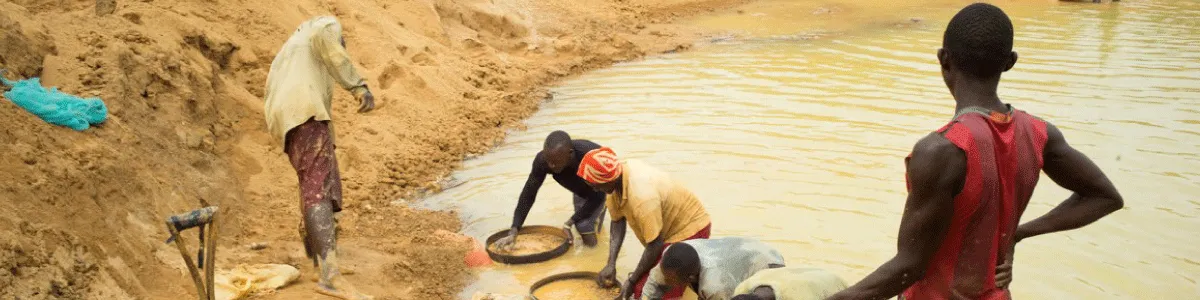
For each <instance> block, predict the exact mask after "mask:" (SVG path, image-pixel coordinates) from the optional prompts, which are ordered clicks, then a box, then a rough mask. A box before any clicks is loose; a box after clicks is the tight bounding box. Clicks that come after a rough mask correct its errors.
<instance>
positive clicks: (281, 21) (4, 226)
mask: <svg viewBox="0 0 1200 300" xmlns="http://www.w3.org/2000/svg"><path fill="white" fill-rule="evenodd" d="M99 2H101V3H102V5H100V7H97V1H88V0H0V68H3V69H7V70H9V74H7V77H9V78H25V77H32V76H41V77H42V78H43V83H44V84H46V85H52V86H58V87H60V88H61V89H62V90H64V91H67V92H70V93H74V94H77V95H83V96H98V97H101V98H102V99H103V100H104V101H105V102H106V103H107V105H108V108H109V112H110V116H109V121H108V122H107V123H105V124H104V125H102V126H100V127H96V128H92V129H89V130H87V131H84V132H75V131H72V130H70V129H67V128H64V127H56V126H52V125H49V124H46V123H44V122H42V121H41V120H39V119H37V118H36V117H34V116H32V115H30V114H28V113H26V112H24V111H23V110H21V109H20V108H19V107H17V106H15V105H13V104H12V103H11V102H9V101H0V114H3V115H4V116H5V118H0V140H2V141H4V142H3V143H0V154H2V155H0V170H3V172H0V299H13V298H19V299H180V298H181V296H182V295H190V294H191V293H193V291H191V288H190V279H188V277H187V275H186V273H185V272H183V271H182V264H181V263H180V261H179V258H178V254H177V252H175V250H174V248H173V246H170V245H166V244H163V242H162V241H163V239H164V238H165V237H166V232H165V228H164V225H162V223H161V222H162V220H163V218H164V217H166V216H167V215H170V214H174V213H179V212H184V211H188V210H190V209H194V208H197V207H199V206H200V201H201V199H203V200H205V201H208V202H210V203H213V204H217V205H220V206H221V207H222V210H223V211H224V212H225V213H226V218H225V219H223V221H222V222H221V223H220V226H221V231H222V236H221V244H220V245H221V250H220V252H219V253H220V260H219V261H220V263H221V264H224V265H230V264H235V263H267V262H273V263H291V264H294V265H297V266H299V267H301V270H302V272H304V277H302V280H301V281H302V282H301V284H300V285H298V286H294V287H291V288H288V289H285V290H284V291H282V292H281V294H280V295H277V296H275V297H277V298H280V299H283V298H288V299H295V298H300V299H308V298H314V297H316V296H311V295H312V294H311V293H309V292H308V291H309V290H311V287H312V284H311V282H310V280H311V279H312V270H311V267H309V266H308V265H307V263H305V261H304V260H303V258H302V254H300V252H301V249H300V247H299V238H298V237H297V233H296V226H297V224H298V222H299V217H298V211H299V208H298V207H297V202H298V199H297V198H298V197H297V196H298V191H297V188H296V177H295V175H294V173H293V171H292V169H291V167H290V166H289V165H288V163H287V159H286V158H285V157H284V156H282V153H281V150H280V148H281V147H280V145H278V144H276V143H275V142H274V141H272V140H271V139H270V137H269V135H268V134H267V133H266V132H265V124H264V122H263V119H262V100H261V97H262V95H263V86H264V85H265V79H266V75H267V74H266V72H267V69H268V68H269V65H270V63H271V60H272V58H273V55H274V53H275V51H276V50H277V49H278V47H280V46H281V45H282V43H283V41H284V40H286V39H287V37H288V35H289V34H290V33H291V32H292V31H293V30H294V29H295V27H296V26H297V25H298V24H300V23H301V22H302V21H304V20H306V19H308V18H311V17H313V16H317V15H324V14H329V15H335V16H337V17H338V18H339V19H340V20H341V21H342V23H343V24H344V27H345V30H346V36H347V42H348V46H349V51H350V53H351V54H352V55H353V57H354V59H355V60H356V61H357V63H358V64H359V67H360V71H361V72H362V73H363V75H364V76H365V77H366V78H367V80H368V82H369V84H370V86H371V87H372V89H373V90H374V91H375V94H376V96H377V98H378V101H379V106H378V109H377V110H376V111H375V112H372V113H369V114H365V115H360V114H355V113H353V108H354V107H355V105H356V103H355V102H354V101H353V100H352V99H351V96H350V95H349V94H348V93H344V92H339V93H338V94H337V96H336V99H335V104H334V111H335V115H336V116H335V127H336V128H337V130H338V132H337V134H338V137H337V141H338V147H339V148H338V156H339V160H340V165H341V166H342V168H343V170H342V174H343V176H344V178H343V180H344V185H345V196H346V203H347V212H346V214H345V215H344V216H343V222H342V224H341V226H342V229H343V231H342V233H341V234H342V239H343V249H344V252H345V253H346V254H344V255H343V257H344V259H345V260H346V264H347V266H348V267H349V269H351V270H352V271H353V272H354V274H353V275H350V278H351V280H353V281H355V282H358V283H359V285H360V287H361V288H362V289H364V290H365V291H367V292H370V293H373V294H375V295H379V296H383V298H385V299H431V298H432V299H445V298H452V297H454V295H455V293H457V292H458V291H459V290H460V289H461V287H462V285H463V284H464V283H465V281H466V280H468V279H469V278H470V277H469V276H470V274H469V272H468V271H467V270H466V268H465V267H464V266H463V264H462V262H461V254H462V253H463V252H464V251H465V249H466V248H467V245H464V244H462V243H459V242H454V241H450V240H446V239H438V238H435V237H434V236H435V235H433V234H432V233H433V232H434V231H436V230H439V229H441V230H449V231H456V230H457V229H458V228H459V226H460V224H459V222H458V220H457V217H456V216H455V215H454V214H453V212H431V211H420V210H414V209H411V208H408V207H407V206H406V204H408V203H411V202H412V201H419V196H420V195H421V194H422V193H424V191H426V190H434V191H435V190H436V189H437V188H438V182H439V181H440V180H441V179H442V176H445V174H448V172H449V171H450V170H451V169H452V168H454V167H456V166H458V164H459V163H460V161H461V160H462V158H463V157H464V156H465V155H469V154H472V153H479V152H483V151H486V150H487V149H488V148H489V147H491V146H492V145H493V144H495V143H496V141H498V140H499V139H500V138H502V136H503V134H504V132H505V130H508V129H512V128H514V127H516V126H519V125H520V120H521V119H523V118H524V117H527V116H528V115H529V114H531V113H532V112H533V111H534V110H535V109H536V107H537V104H538V103H540V101H541V100H542V99H543V98H544V97H545V95H546V94H545V92H544V91H543V90H542V89H541V88H540V87H541V86H543V85H544V84H546V83H548V82H550V81H553V80H555V79H557V78H560V77H562V76H567V75H570V74H576V73H579V72H582V71H584V70H588V69H592V68H596V67H602V66H606V65H609V64H611V63H613V62H615V61H621V60H628V59H633V58H637V57H641V56H643V55H645V54H648V53H657V52H662V51H668V50H674V49H682V48H686V47H687V45H688V42H689V41H693V40H695V39H696V38H697V37H698V35H697V34H696V32H693V31H692V30H689V29H687V28H682V27H678V26H674V25H669V23H670V21H672V20H673V19H674V18H676V17H680V16H686V15H691V14H696V13H704V12H708V11H711V10H713V9H721V8H725V7H729V6H732V5H735V4H738V3H740V2H745V0H710V1H698V0H669V1H653V0H494V1H488V0H407V1H386V0H320V1H317V0H298V1H290V0H260V1H252V0H174V1H166V0H117V1H103V0H102V1H99ZM109 3H115V4H114V5H108V4H109ZM98 13H102V15H98ZM255 242H265V243H268V244H269V245H270V247H268V248H267V249H266V250H262V251H252V250H248V248H247V245H249V244H250V243H255ZM191 244H192V245H193V246H194V245H195V241H194V240H192V243H191Z"/></svg>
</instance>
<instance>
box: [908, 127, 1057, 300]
mask: <svg viewBox="0 0 1200 300" xmlns="http://www.w3.org/2000/svg"><path fill="white" fill-rule="evenodd" d="M937 132H938V133H940V134H942V136H944V137H945V138H946V139H947V140H950V142H952V143H954V145H955V146H958V148H959V149H962V151H963V153H965V154H966V156H967V170H966V171H967V172H966V180H965V182H964V184H963V188H962V191H961V192H959V193H958V195H956V196H955V197H954V220H952V221H951V223H950V231H949V232H948V233H947V234H946V238H945V240H943V241H942V245H941V246H939V247H938V251H937V253H935V254H934V257H933V260H932V261H931V262H930V264H929V266H928V267H927V268H926V271H925V277H924V278H923V279H921V280H920V281H917V282H916V283H915V284H913V285H912V286H911V287H909V288H908V290H906V291H905V292H904V299H906V300H926V299H932V300H940V299H972V300H996V299H1011V298H1012V296H1011V295H1010V294H1009V293H1008V291H1007V290H1003V289H998V288H996V278H995V277H996V276H995V274H996V266H997V265H999V264H1000V263H1002V262H1003V260H1004V258H1005V257H1007V255H1008V251H1010V249H1012V247H1011V246H1012V243H1013V241H1012V236H1013V234H1014V233H1015V232H1016V229H1017V223H1018V222H1019V221H1020V219H1021V214H1022V213H1024V212H1025V206H1026V205H1027V204H1029V197H1030V196H1032V195H1033V187H1034V186H1035V185H1037V182H1038V177H1039V175H1040V173H1041V170H1042V149H1043V148H1044V146H1045V145H1046V122H1044V121H1042V120H1040V119H1038V118H1036V117H1034V116H1031V115H1029V114H1026V113H1025V112H1023V111H1019V110H1015V109H1012V108H1011V107H1010V108H1009V112H1008V113H1001V112H994V111H988V110H986V109H980V108H967V109H964V110H963V112H961V113H959V114H958V115H957V116H955V118H954V120H953V121H951V122H950V123H949V124H946V126H943V127H942V128H941V129H939V130H938V131H937Z"/></svg>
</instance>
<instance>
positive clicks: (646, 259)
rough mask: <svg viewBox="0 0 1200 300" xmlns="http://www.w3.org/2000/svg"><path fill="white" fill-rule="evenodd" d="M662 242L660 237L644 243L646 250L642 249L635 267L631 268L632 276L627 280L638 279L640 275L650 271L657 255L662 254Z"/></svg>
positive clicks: (656, 260) (656, 259)
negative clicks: (640, 256)
mask: <svg viewBox="0 0 1200 300" xmlns="http://www.w3.org/2000/svg"><path fill="white" fill-rule="evenodd" d="M662 250H663V242H662V238H658V239H655V240H654V241H651V242H650V244H648V245H646V250H645V251H642V258H641V259H640V260H638V264H637V267H636V268H633V276H632V277H629V280H640V279H641V278H642V276H646V274H647V273H650V269H652V268H654V264H655V263H657V262H658V256H659V255H660V254H662V252H663V251H662Z"/></svg>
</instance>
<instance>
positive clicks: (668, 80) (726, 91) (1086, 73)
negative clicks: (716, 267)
mask: <svg viewBox="0 0 1200 300" xmlns="http://www.w3.org/2000/svg"><path fill="white" fill-rule="evenodd" d="M1089 2H1090V1H1089ZM967 3H968V2H963V1H948V0H942V1H916V3H903V4H878V3H877V4H871V5H868V4H854V3H850V2H849V1H830V2H826V3H815V4H809V3H794V2H789V1H760V2H756V3H755V4H752V5H749V6H747V7H744V8H742V9H740V10H741V11H740V12H738V13H729V14H725V15H718V16H711V17H705V18H700V19H696V20H693V21H692V22H694V23H696V24H699V25H702V26H711V27H713V28H721V29H729V30H734V31H735V32H736V33H737V35H736V37H735V38H732V39H727V40H721V41H719V42H716V43H714V44H711V45H707V46H701V47H698V48H697V49H694V50H692V51H689V52H685V53H679V54H671V55H665V56H661V57H655V58H651V59H646V60H642V61H638V62H632V63H625V64H620V65H617V66H614V67H612V68H608V69H604V70H599V71H595V72H591V73H588V74H585V75H583V76H580V77H577V78H574V79H571V80H568V81H565V82H563V83H562V84H561V85H559V86H557V87H555V88H554V89H553V92H554V94H555V97H554V100H553V101H551V102H548V103H546V104H544V106H543V107H542V109H541V111H540V112H538V113H537V114H536V115H535V116H533V117H532V118H530V119H529V120H528V121H527V125H528V129H527V130H524V131H521V132H514V133H513V134H511V135H510V136H509V137H508V139H507V140H506V142H505V143H504V144H503V145H502V146H500V147H499V148H497V149H495V151H494V152H492V153H489V154H486V155H483V156H481V157H478V158H474V159H472V160H469V161H467V162H466V163H465V165H464V167H463V168H462V170H460V171H459V172H457V173H456V174H455V176H457V177H459V178H461V179H464V180H468V182H467V183H466V184H464V185H462V186H460V187H457V188H454V189H451V190H448V191H446V192H444V193H442V194H439V195H436V196H434V197H432V198H431V199H430V200H429V201H427V203H428V205H429V206H430V207H433V208H441V209H448V208H453V209H458V210H459V211H460V212H461V213H462V214H461V215H462V217H463V219H464V220H465V221H466V224H467V225H466V228H465V232H466V233H468V234H470V235H473V236H475V237H478V238H480V239H482V238H483V237H486V236H487V235H489V234H491V233H494V232H495V231H497V230H500V229H503V228H506V227H508V226H509V224H510V222H511V220H512V219H511V218H512V213H513V208H514V206H515V204H516V198H517V194H518V193H519V192H520V189H521V187H522V185H523V184H524V181H525V178H526V175H527V174H528V171H529V168H530V165H529V164H530V160H531V159H532V157H533V155H534V153H536V152H537V151H538V150H539V148H540V147H541V144H542V139H543V138H544V136H545V135H546V134H547V133H548V132H550V131H552V130H555V129H563V130H566V131H568V132H570V133H571V134H572V135H573V136H574V137H577V138H586V139H591V140H593V141H596V142H598V143H600V144H604V145H608V146H612V147H614V148H615V149H616V150H617V151H618V153H619V154H620V155H622V156H624V157H631V158H639V159H642V160H645V161H647V162H648V163H650V164H653V165H655V166H657V167H659V168H662V169H664V170H666V171H668V172H670V173H671V174H672V175H673V176H674V177H675V178H676V179H678V180H680V181H682V182H684V183H686V184H687V185H688V186H690V187H691V188H692V189H693V190H694V192H695V193H696V194H697V195H699V197H700V198H701V201H703V202H704V204H705V206H706V207H707V209H708V211H709V212H710V214H712V218H713V223H714V224H713V233H712V234H713V236H748V237H755V238H759V239H762V240H764V241H767V242H769V243H770V244H772V245H774V246H775V247H777V248H778V249H779V250H780V251H781V252H782V253H784V255H785V257H786V259H787V261H788V263H789V264H792V265H799V264H804V265H813V266H817V267H821V268H825V269H828V270H830V271H833V272H835V273H837V274H839V275H841V276H842V277H843V278H845V279H846V280H847V281H850V282H853V281H856V280H858V279H860V278H862V277H863V276H865V275H866V274H868V273H869V272H871V271H872V270H873V269H874V268H875V267H876V266H878V265H879V264H880V263H882V262H883V261H885V260H887V259H888V258H890V257H891V256H892V255H893V254H894V253H895V242H896V229H897V226H898V224H899V217H900V214H901V211H902V207H903V199H904V195H905V190H904V181H903V180H904V173H903V172H904V169H903V157H904V156H905V155H906V154H907V153H908V151H909V150H910V149H911V147H912V144H913V143H914V142H916V141H917V139H919V138H920V137H922V136H923V135H924V134H926V133H927V132H928V131H930V130H934V129H936V128H938V127H940V126H941V125H942V124H944V123H945V122H946V121H947V120H948V119H949V118H950V116H951V115H952V113H953V106H954V103H953V100H952V99H951V98H950V95H949V94H948V92H947V91H946V88H945V87H944V85H943V83H942V81H941V78H940V76H939V73H938V66H937V61H936V57H935V56H934V53H935V51H936V49H937V47H938V46H939V45H940V41H941V34H942V31H943V30H944V26H945V23H946V21H947V20H949V18H950V17H951V16H952V15H953V14H954V12H956V11H957V9H958V8H961V7H962V6H963V5H965V4H967ZM1000 5H1001V6H1002V7H1003V8H1005V10H1006V11H1007V12H1008V13H1009V15H1010V16H1011V17H1012V18H1013V21H1014V23H1015V26H1016V33H1017V37H1016V51H1017V52H1019V53H1020V61H1019V62H1018V63H1017V65H1016V68H1015V69H1014V70H1013V71H1012V72H1009V73H1007V74H1006V75H1005V77H1004V81H1003V83H1002V85H1001V91H1000V94H1001V95H1002V97H1003V98H1004V99H1005V100H1006V101H1008V102H1010V103H1012V104H1014V106H1016V107H1017V108H1020V109H1024V110H1027V111H1030V112H1032V113H1034V114H1036V115H1039V116H1041V117H1044V118H1046V119H1048V120H1050V121H1051V122H1053V123H1055V124H1056V125H1058V126H1059V128H1061V129H1062V130H1063V132H1064V133H1065V134H1066V137H1067V139H1068V141H1069V142H1070V143H1072V144H1073V145H1074V146H1075V147H1077V148H1079V149H1080V150H1082V151H1083V152H1085V153H1086V154H1088V155H1089V156H1091V157H1092V159H1093V160H1095V161H1096V162H1097V163H1098V164H1099V165H1100V166H1101V168H1103V169H1104V171H1105V172H1107V173H1108V175H1109V177H1110V178H1111V179H1112V181H1113V182H1115V183H1116V184H1117V187H1118V188H1119V189H1120V190H1121V192H1122V194H1123V195H1124V196H1125V198H1126V206H1127V208H1125V209H1123V210H1121V211H1119V212H1117V213H1115V214H1114V215H1112V216H1111V217H1109V218H1107V219H1104V220H1102V221H1100V222H1099V223H1097V224H1094V225H1092V226H1089V227H1086V228H1084V229H1081V230H1076V231H1072V232H1068V233H1062V234H1055V235H1050V236H1044V237H1038V238H1034V239H1030V240H1028V241H1025V242H1023V243H1022V244H1021V245H1019V246H1018V248H1017V262H1016V267H1015V270H1016V274H1015V278H1016V280H1015V282H1014V283H1013V285H1012V290H1013V292H1014V295H1015V296H1016V297H1015V298H1021V299H1177V298H1179V297H1180V296H1183V295H1192V296H1195V295H1200V285H1198V284H1197V280H1200V247H1197V246H1196V245H1197V244H1200V237H1198V235H1197V234H1196V232H1198V231H1200V200H1198V199H1200V198H1197V195H1200V184H1198V182H1200V171H1197V170H1200V24H1198V23H1200V1H1190V0H1179V1H1172V0H1142V1H1136V0H1135V1H1130V0H1126V1H1122V2H1119V3H1116V4H1109V3H1104V4H1098V5H1097V4H1091V3H1086V2H1084V3H1065V2H1056V1H1009V2H1003V3H1000ZM1041 183H1042V184H1041V187H1040V188H1038V189H1037V191H1036V192H1035V194H1034V199H1033V200H1032V202H1031V204H1030V205H1029V208H1028V211H1027V213H1026V214H1025V218H1024V219H1025V220H1030V219H1032V218H1035V217H1037V216H1039V215H1041V214H1043V213H1045V212H1046V211H1048V210H1050V209H1051V208H1052V207H1053V206H1054V205H1056V204H1057V203H1059V202H1060V201H1061V200H1062V199H1064V198H1065V197H1066V196H1068V193H1067V192H1066V191H1065V190H1063V189H1061V188H1059V187H1057V186H1055V185H1054V184H1053V182H1051V181H1050V180H1049V179H1047V178H1044V177H1043V178H1042V181H1041ZM569 200H570V195H569V193H568V192H566V191H565V190H563V189H562V188H560V187H558V186H557V184H555V183H554V182H553V180H551V179H549V178H548V179H547V183H546V184H545V185H544V186H543V188H542V189H541V192H540V194H539V196H538V202H537V204H536V205H535V206H534V210H533V212H532V213H531V214H530V216H529V218H528V222H527V224H548V225H554V224H561V223H562V221H563V220H564V219H565V218H566V217H567V216H569V214H570V212H571V210H572V208H571V202H570V201H569ZM604 231H605V232H604V233H607V228H606V229H605V230H604ZM605 239H607V237H606V236H603V237H602V240H605ZM606 249H607V244H606V243H602V244H601V245H600V246H599V247H597V248H593V249H589V248H584V247H575V248H573V249H572V250H571V251H570V252H568V253H567V254H566V255H565V256H564V257H562V258H558V259H555V260H552V261H549V262H545V263H541V264H535V265H525V266H504V265H499V266H495V267H492V268H489V269H485V270H480V271H479V272H478V273H479V278H478V280H477V281H476V282H475V283H473V284H471V285H470V286H468V288H467V289H466V290H465V291H464V292H463V293H462V295H461V296H462V297H469V296H470V295H471V294H473V293H474V292H476V291H484V292H496V293H511V294H524V293H525V292H526V291H527V290H528V286H529V285H530V284H531V283H533V282H534V281H537V280H538V279H540V278H542V277H544V276H546V275H549V274H553V273H559V272H567V271H575V270H591V271H597V270H599V269H600V268H601V267H602V266H603V261H604V259H605V257H606V253H607V250H606ZM641 250H642V247H641V246H640V245H639V244H638V243H637V241H636V239H635V238H634V237H633V235H632V234H630V235H629V236H628V237H627V241H626V242H625V249H624V250H623V251H622V252H621V257H620V260H619V266H618V273H619V274H625V273H627V272H629V271H630V270H631V268H632V267H633V266H634V264H635V263H636V260H637V256H638V254H639V253H641ZM1187 297H1189V296H1184V298H1187Z"/></svg>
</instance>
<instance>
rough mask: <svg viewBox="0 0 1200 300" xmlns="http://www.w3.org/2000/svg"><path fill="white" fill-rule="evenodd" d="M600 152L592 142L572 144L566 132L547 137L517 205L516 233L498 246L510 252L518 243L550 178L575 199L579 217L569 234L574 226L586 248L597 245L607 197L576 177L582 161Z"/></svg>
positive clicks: (570, 223) (568, 224)
mask: <svg viewBox="0 0 1200 300" xmlns="http://www.w3.org/2000/svg"><path fill="white" fill-rule="evenodd" d="M598 148H600V145H597V144H596V143H593V142H592V141H588V140H571V136H570V135H567V133H566V132H564V131H562V130H556V131H554V132H551V133H550V135H548V136H546V142H545V144H543V145H542V151H540V152H538V154H537V156H534V158H533V170H531V171H529V179H527V180H526V181H525V188H524V189H523V190H521V196H520V198H519V200H518V201H517V209H516V211H515V212H514V213H513V223H512V229H511V230H509V232H508V237H505V238H503V239H501V240H499V241H497V242H496V244H497V246H499V247H500V248H502V249H504V248H509V247H512V245H514V244H515V243H516V239H517V232H518V231H519V230H520V229H521V226H522V225H524V224H525V217H526V216H528V215H529V209H530V208H532V207H533V202H534V200H535V198H537V193H538V189H540V188H541V187H542V182H544V181H545V180H546V175H547V174H550V175H551V176H553V177H554V181H557V182H558V184H559V185H561V186H562V187H563V188H566V189H567V190H568V191H571V193H572V194H574V195H575V197H574V201H575V214H573V215H571V218H570V219H567V222H566V223H564V224H563V229H564V230H565V231H567V233H568V234H570V232H571V227H572V226H574V227H575V229H576V230H578V231H579V235H580V236H581V238H582V239H583V244H584V245H587V246H589V247H591V246H595V245H596V232H597V231H599V225H600V224H601V221H603V220H604V193H602V192H598V191H596V190H593V189H592V187H591V186H588V184H587V182H584V181H583V179H580V178H579V176H578V175H575V173H576V170H578V169H579V161H580V160H581V159H583V155H584V154H586V153H587V152H588V151H592V150H594V149H598Z"/></svg>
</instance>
